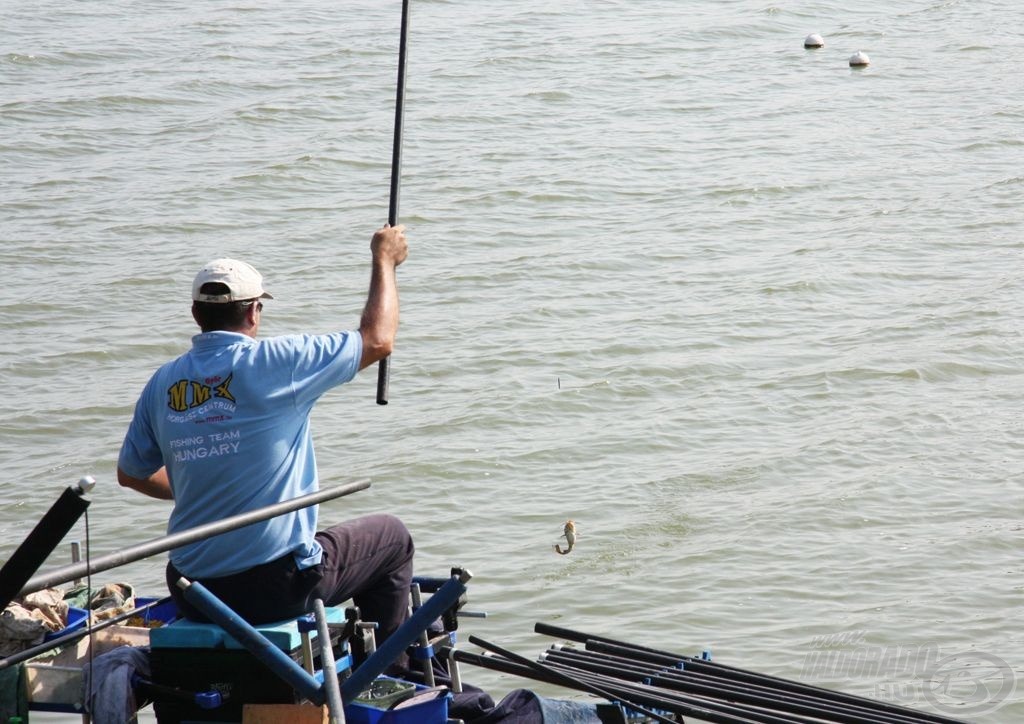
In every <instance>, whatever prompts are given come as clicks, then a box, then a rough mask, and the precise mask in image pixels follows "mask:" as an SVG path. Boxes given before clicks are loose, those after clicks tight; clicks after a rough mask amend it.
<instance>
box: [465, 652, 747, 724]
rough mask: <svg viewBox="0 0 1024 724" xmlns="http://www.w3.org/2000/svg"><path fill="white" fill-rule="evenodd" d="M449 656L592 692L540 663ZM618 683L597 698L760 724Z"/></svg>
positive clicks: (734, 723)
mask: <svg viewBox="0 0 1024 724" xmlns="http://www.w3.org/2000/svg"><path fill="white" fill-rule="evenodd" d="M451 653H452V658H454V659H455V660H456V661H458V662H461V663H464V664H470V665H472V666H479V667H481V668H484V669H490V670H492V671H498V672H501V673H503V674H510V675H513V676H520V677H522V678H524V679H533V680H534V681H540V682H542V683H545V684H556V685H559V686H564V687H566V688H569V689H574V690H576V691H583V692H587V693H593V691H592V689H591V688H588V687H590V684H588V683H586V682H581V681H576V680H570V678H571V677H570V678H567V677H566V676H565V675H563V674H561V673H560V672H558V671H556V670H554V669H552V668H551V667H547V666H544V665H542V664H541V665H539V666H538V665H536V664H535V662H532V661H529V660H527V659H522V658H521V657H520V658H517V659H516V661H511V660H509V659H506V658H501V657H499V656H481V655H480V654H475V653H471V652H469V651H464V650H462V649H454V650H453V651H452V652H451ZM519 661H524V662H525V663H518V662H519ZM621 683H622V682H615V681H612V682H609V683H607V684H605V685H604V686H602V687H600V688H601V689H602V690H604V691H605V693H604V694H601V695H600V696H601V697H602V698H604V699H608V700H609V701H611V702H618V703H619V704H620V705H621V706H624V707H626V708H627V709H634V710H638V711H639V710H640V708H639V707H638V704H646V705H647V706H650V707H653V708H657V709H659V710H661V711H669V710H670V709H671V710H673V711H676V712H677V713H679V714H684V715H687V716H694V717H697V718H699V719H700V720H701V721H706V722H712V723H713V724H760V722H761V720H760V719H750V718H748V717H746V716H741V715H740V714H738V713H737V712H735V711H734V710H731V709H730V707H727V706H725V705H721V704H718V703H717V702H711V703H712V704H717V706H715V707H713V708H712V707H708V706H704V702H702V701H696V700H683V699H681V698H677V697H674V698H672V699H671V700H670V699H666V698H664V697H660V696H656V695H652V694H650V693H641V692H637V691H625V690H624V689H622V688H621ZM725 710H728V711H725ZM658 716H661V715H658ZM662 718H663V717H662ZM670 721H674V720H670Z"/></svg>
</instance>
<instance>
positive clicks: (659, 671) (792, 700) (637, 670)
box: [542, 648, 921, 724]
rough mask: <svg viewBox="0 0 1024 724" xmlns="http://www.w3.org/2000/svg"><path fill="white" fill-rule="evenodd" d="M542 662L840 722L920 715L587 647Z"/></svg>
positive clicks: (880, 723) (889, 721)
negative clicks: (636, 661)
mask: <svg viewBox="0 0 1024 724" xmlns="http://www.w3.org/2000/svg"><path fill="white" fill-rule="evenodd" d="M542 657H543V660H544V661H545V662H550V663H551V664H553V665H561V666H565V667H568V668H570V669H580V670H582V671H587V672H590V673H593V674H598V675H604V676H612V677H615V678H618V679H622V680H623V681H629V682H633V683H644V684H648V685H651V686H656V687H659V688H663V689H667V690H670V691H680V692H687V693H690V694H694V695H699V696H707V697H712V698H719V699H728V700H729V701H732V702H738V703H742V704H750V705H754V706H761V707H764V708H770V709H772V710H774V711H780V712H788V713H791V714H798V715H804V716H810V717H812V718H821V719H827V720H828V721H830V722H840V723H842V724H914V723H915V722H920V721H921V719H920V718H919V717H910V716H898V715H894V714H891V713H882V712H878V711H876V710H873V709H872V708H870V707H865V706H854V705H841V704H838V703H835V702H831V701H829V700H825V699H821V698H818V697H811V696H803V695H797V694H790V693H787V692H780V691H778V690H776V689H772V688H768V687H763V686H752V685H741V684H737V683H734V682H731V681H729V680H728V679H720V678H717V677H711V676H706V675H703V674H694V673H691V672H689V671H686V670H685V669H681V670H680V669H664V668H660V667H659V668H653V667H652V668H644V667H642V666H637V665H632V664H630V663H628V660H623V659H621V658H620V657H609V656H605V655H602V654H593V653H591V652H587V651H573V650H571V649H565V648H557V649H551V650H549V651H547V652H545V653H544V654H543V655H542Z"/></svg>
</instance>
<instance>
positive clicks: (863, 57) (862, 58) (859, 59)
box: [850, 50, 871, 68]
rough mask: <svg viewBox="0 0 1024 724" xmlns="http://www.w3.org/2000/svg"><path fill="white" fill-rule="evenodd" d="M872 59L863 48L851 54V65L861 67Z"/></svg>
mask: <svg viewBox="0 0 1024 724" xmlns="http://www.w3.org/2000/svg"><path fill="white" fill-rule="evenodd" d="M870 62H871V60H870V59H869V58H868V54H867V53H865V52H864V51H863V50H858V51H857V52H856V53H854V54H853V55H851V56H850V67H851V68H859V67H862V66H865V65H867V64H868V63H870Z"/></svg>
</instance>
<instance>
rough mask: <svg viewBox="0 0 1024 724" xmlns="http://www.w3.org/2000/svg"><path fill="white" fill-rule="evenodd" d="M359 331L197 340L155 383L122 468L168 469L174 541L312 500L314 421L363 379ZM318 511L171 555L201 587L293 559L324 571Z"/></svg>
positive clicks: (139, 407) (143, 400) (132, 471)
mask: <svg viewBox="0 0 1024 724" xmlns="http://www.w3.org/2000/svg"><path fill="white" fill-rule="evenodd" d="M362 352H363V342H362V337H361V336H360V334H359V333H358V332H338V333H336V334H326V335H289V336H283V337H271V338H268V339H262V340H256V339H253V338H252V337H249V336H247V335H244V334H238V333H235V332H208V333H204V334H199V335H196V336H195V337H193V338H192V349H191V350H190V351H189V352H187V353H186V354H184V355H182V356H181V357H178V358H177V359H175V360H172V361H170V362H168V363H167V364H165V365H164V366H163V367H161V368H160V369H159V370H157V372H156V373H155V374H154V375H153V377H152V378H151V379H150V380H149V382H148V383H147V384H146V387H145V389H144V390H143V392H142V396H141V397H140V398H139V401H138V403H137V404H136V406H135V414H134V416H133V418H132V421H131V424H130V426H129V427H128V432H127V434H126V436H125V440H124V444H123V445H122V446H121V453H120V456H119V458H118V466H119V467H120V468H121V469H122V470H124V472H126V473H128V474H129V475H131V476H132V477H135V478H146V477H148V476H149V475H152V474H153V473H154V472H156V471H157V470H158V469H159V468H160V467H161V466H166V467H167V473H168V477H169V478H170V482H171V490H172V491H173V493H174V510H173V511H172V512H171V517H170V521H169V523H168V525H167V532H168V533H177V532H179V531H182V530H187V529H189V528H194V527H196V526H197V525H202V524H204V523H209V522H211V521H215V520H221V519H222V518H226V517H229V516H232V515H235V514H238V513H243V512H247V511H250V510H254V509H256V508H259V507H262V506H265V505H271V504H273V503H279V502H281V501H283V500H288V499H290V498H295V497H298V496H300V495H306V494H308V493H312V492H314V491H316V490H317V489H318V488H319V482H318V479H317V471H316V459H315V456H314V453H313V440H312V436H311V435H310V429H309V413H310V411H311V410H312V408H313V404H314V403H315V402H316V401H317V400H318V399H319V398H320V396H321V395H323V394H324V393H325V392H326V391H327V390H329V389H330V388H332V387H335V386H337V385H340V384H342V383H344V382H348V381H349V380H351V379H352V378H353V377H355V375H356V373H357V372H358V371H359V361H360V358H361V357H362ZM316 525H317V509H316V507H315V506H314V507H310V508H304V509H303V510H298V511H295V512H293V513H287V514H285V515H281V516H278V517H276V518H272V519H270V520H267V521H263V522H261V523H254V524H252V525H249V526H246V527H244V528H240V529H238V530H235V531H231V532H229V533H223V534H221V535H218V536H215V537H213V538H209V539H207V540H205V541H200V542H198V543H192V544H190V545H187V546H183V547H181V548H176V549H174V550H172V551H171V553H170V558H171V562H172V563H173V564H174V567H175V568H177V569H178V570H179V571H181V572H182V573H183V574H185V575H188V576H191V577H194V578H209V577H217V576H226V575H230V574H232V573H238V572H239V571H243V570H245V569H247V568H251V567H252V566H255V565H258V564H261V563H266V562H268V561H272V560H275V559H277V558H280V557H281V556H283V555H285V554H286V553H289V552H291V553H293V554H294V556H295V559H296V562H297V563H298V566H299V567H300V568H306V567H308V566H312V565H316V564H317V563H319V562H320V557H321V554H322V550H321V548H320V545H319V544H318V543H317V542H316V541H315V540H314V538H313V535H314V534H315V533H316Z"/></svg>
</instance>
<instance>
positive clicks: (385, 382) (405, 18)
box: [377, 0, 409, 405]
mask: <svg viewBox="0 0 1024 724" xmlns="http://www.w3.org/2000/svg"><path fill="white" fill-rule="evenodd" d="M408 37H409V0H402V28H401V31H400V34H399V40H398V81H397V82H396V83H395V137H394V140H393V142H392V144H391V200H390V202H389V204H388V225H389V226H397V225H398V197H399V192H400V190H401V180H402V130H403V127H404V125H405V66H406V46H407V45H408V42H407V40H408ZM390 381H391V355H388V356H387V357H385V358H384V359H382V360H381V361H380V362H378V363H377V404H378V405H386V404H388V386H389V383H390Z"/></svg>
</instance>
